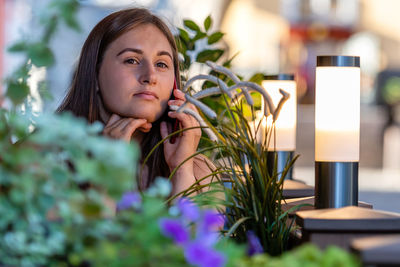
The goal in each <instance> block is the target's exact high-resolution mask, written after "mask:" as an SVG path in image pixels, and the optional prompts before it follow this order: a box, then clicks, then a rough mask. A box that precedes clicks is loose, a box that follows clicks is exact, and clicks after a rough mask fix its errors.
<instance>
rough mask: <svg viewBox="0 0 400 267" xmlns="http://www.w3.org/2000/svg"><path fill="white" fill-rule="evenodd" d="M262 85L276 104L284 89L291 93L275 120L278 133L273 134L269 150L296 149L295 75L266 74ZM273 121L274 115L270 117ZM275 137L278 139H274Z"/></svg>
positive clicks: (269, 120) (269, 119) (270, 120)
mask: <svg viewBox="0 0 400 267" xmlns="http://www.w3.org/2000/svg"><path fill="white" fill-rule="evenodd" d="M262 86H263V87H264V88H265V90H266V91H267V92H268V94H269V95H270V96H271V98H272V101H273V103H274V105H275V106H277V105H278V103H279V100H280V99H281V98H282V94H281V93H280V92H279V89H282V90H284V91H286V92H287V93H289V94H290V97H289V99H288V100H287V101H286V102H285V103H284V104H283V106H282V109H281V111H280V113H279V116H278V119H277V120H276V122H275V129H276V135H273V134H272V135H271V139H270V142H269V145H268V150H269V151H272V150H276V151H295V150H296V126H297V89H296V82H295V80H294V75H292V74H279V75H267V76H264V81H263V82H262ZM268 122H272V117H271V118H268ZM274 137H275V138H276V140H274Z"/></svg>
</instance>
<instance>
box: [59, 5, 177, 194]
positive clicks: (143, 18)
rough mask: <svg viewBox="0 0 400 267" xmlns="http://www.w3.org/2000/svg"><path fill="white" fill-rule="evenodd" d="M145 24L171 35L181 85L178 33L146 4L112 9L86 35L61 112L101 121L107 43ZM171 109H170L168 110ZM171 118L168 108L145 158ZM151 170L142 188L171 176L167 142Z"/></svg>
mask: <svg viewBox="0 0 400 267" xmlns="http://www.w3.org/2000/svg"><path fill="white" fill-rule="evenodd" d="M143 24H152V25H154V26H156V27H157V28H158V29H159V30H160V31H161V32H162V33H163V34H164V35H165V37H166V38H167V40H168V42H169V44H170V45H171V48H172V54H173V62H174V70H175V79H176V82H177V85H178V87H180V86H179V85H180V75H179V61H178V50H177V47H176V43H175V39H174V36H173V35H172V33H171V31H170V30H169V28H168V26H167V25H166V24H165V23H164V22H163V21H162V20H161V19H160V18H158V17H157V16H155V15H153V14H151V12H150V11H149V10H147V9H144V8H131V9H125V10H121V11H117V12H115V13H112V14H110V15H108V16H107V17H105V18H104V19H102V20H101V21H100V22H99V23H98V24H97V25H96V26H95V27H94V28H93V30H92V31H91V32H90V34H89V36H88V38H87V39H86V41H85V43H84V45H83V47H82V51H81V54H80V59H79V63H78V66H77V68H76V70H75V74H74V76H73V79H72V82H71V86H70V88H69V91H68V93H67V95H66V97H65V98H64V100H63V102H62V103H61V105H60V106H59V107H58V109H57V112H64V111H70V112H72V113H73V114H74V115H76V116H79V117H84V118H86V119H87V120H88V122H89V123H93V122H94V121H100V120H101V118H100V111H99V100H98V97H97V94H98V93H97V88H99V83H98V78H97V77H98V71H99V69H100V65H101V62H102V59H103V56H104V53H105V51H106V49H107V47H108V46H109V45H110V44H111V43H112V42H113V41H114V40H116V39H117V38H118V37H119V36H121V35H122V34H124V33H125V32H127V31H129V30H131V29H133V28H135V27H138V26H140V25H143ZM167 111H168V110H167ZM163 120H164V121H166V120H168V116H167V112H165V113H164V114H163V115H162V116H161V118H160V119H158V120H157V121H156V122H154V123H153V126H152V128H151V130H150V132H148V133H147V134H146V136H145V138H144V139H143V140H142V143H141V144H140V147H141V151H142V159H143V158H144V157H145V156H146V155H147V154H148V153H149V152H150V150H151V149H152V148H153V147H154V146H155V145H156V144H157V143H158V142H159V141H160V140H161V134H160V122H161V121H163ZM147 166H148V169H149V173H148V175H147V177H146V178H147V182H146V184H143V182H142V181H141V178H143V177H139V179H138V187H139V189H144V188H145V187H148V186H149V185H150V184H151V183H152V182H153V180H154V178H155V177H157V176H163V177H167V176H169V174H170V171H169V167H168V165H167V163H166V161H165V158H164V149H163V146H162V145H161V146H159V147H158V148H157V149H156V150H155V152H154V153H153V154H152V156H151V157H150V158H149V161H148V164H147Z"/></svg>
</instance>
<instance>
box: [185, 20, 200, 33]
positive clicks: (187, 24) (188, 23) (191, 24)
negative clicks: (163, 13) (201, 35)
mask: <svg viewBox="0 0 400 267" xmlns="http://www.w3.org/2000/svg"><path fill="white" fill-rule="evenodd" d="M183 24H184V25H185V27H186V28H188V29H191V30H193V31H195V32H200V31H201V30H200V27H199V26H198V25H197V24H196V23H195V22H194V21H193V20H190V19H185V20H184V21H183Z"/></svg>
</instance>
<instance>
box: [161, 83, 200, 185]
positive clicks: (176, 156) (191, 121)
mask: <svg viewBox="0 0 400 267" xmlns="http://www.w3.org/2000/svg"><path fill="white" fill-rule="evenodd" d="M173 94H174V96H175V100H169V101H168V105H176V106H181V105H182V104H183V103H184V102H185V94H184V93H183V92H182V91H180V90H177V89H175V90H174V91H173ZM186 107H188V108H191V109H193V110H196V108H195V107H194V106H193V105H192V104H187V106H186ZM168 116H169V117H170V118H174V119H177V120H178V121H179V123H180V126H181V129H187V128H191V127H195V126H199V123H198V122H197V120H196V119H195V118H193V117H192V116H190V115H188V114H185V113H178V112H175V111H170V112H168ZM160 131H161V136H162V138H165V137H166V136H167V135H168V134H169V133H168V127H167V124H166V122H162V123H161V126H160ZM200 137H201V129H200V128H196V129H190V130H185V131H183V132H182V134H181V135H179V136H178V137H177V138H176V141H175V143H173V144H171V142H170V140H166V141H165V142H164V156H165V161H166V162H167V164H168V166H169V168H170V170H171V171H172V170H173V169H175V168H176V167H177V166H178V165H179V164H180V163H182V162H183V161H184V160H185V159H187V158H188V157H190V156H192V155H193V154H194V153H195V152H196V150H197V146H198V144H199V141H200ZM181 174H182V175H191V176H193V158H192V159H190V160H188V161H186V162H185V163H184V164H183V165H182V166H181V167H180V168H179V169H178V171H177V173H176V176H181ZM177 178H178V177H177ZM183 178H184V177H183ZM188 178H189V177H188Z"/></svg>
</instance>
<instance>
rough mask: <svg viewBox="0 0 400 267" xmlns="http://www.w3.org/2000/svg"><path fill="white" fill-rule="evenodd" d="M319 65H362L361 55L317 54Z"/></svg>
mask: <svg viewBox="0 0 400 267" xmlns="http://www.w3.org/2000/svg"><path fill="white" fill-rule="evenodd" d="M317 67H360V57H355V56H317Z"/></svg>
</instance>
